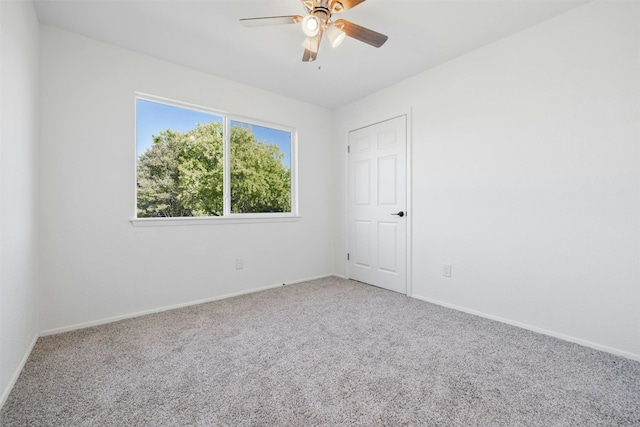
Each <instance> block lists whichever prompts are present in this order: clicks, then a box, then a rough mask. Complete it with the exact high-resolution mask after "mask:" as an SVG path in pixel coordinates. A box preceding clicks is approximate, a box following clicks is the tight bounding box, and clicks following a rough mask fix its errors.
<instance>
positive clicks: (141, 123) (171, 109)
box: [136, 99, 291, 167]
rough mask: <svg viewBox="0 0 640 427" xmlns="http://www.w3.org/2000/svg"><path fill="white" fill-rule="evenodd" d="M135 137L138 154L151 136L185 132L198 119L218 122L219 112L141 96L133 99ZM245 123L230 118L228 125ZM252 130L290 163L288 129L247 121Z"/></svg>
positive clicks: (194, 126) (193, 125)
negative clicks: (161, 133)
mask: <svg viewBox="0 0 640 427" xmlns="http://www.w3.org/2000/svg"><path fill="white" fill-rule="evenodd" d="M136 121H137V124H136V141H137V147H136V150H137V155H138V156H140V155H142V154H144V152H145V151H146V150H147V149H148V148H149V147H151V145H153V136H154V135H158V134H160V132H162V131H164V130H167V129H171V130H174V131H179V132H188V131H189V130H191V129H195V128H196V126H197V124H198V123H211V122H212V121H215V122H218V123H222V121H223V118H222V116H217V115H215V114H210V113H204V112H201V111H195V110H190V109H187V108H181V107H175V106H172V105H167V104H161V103H158V102H152V101H147V100H144V99H137V100H136ZM235 124H241V125H244V126H245V127H246V124H245V123H240V122H232V126H233V125H235ZM251 127H252V129H253V134H254V135H255V136H256V138H257V139H258V140H260V141H265V142H267V143H270V144H276V145H278V147H280V150H281V151H282V152H283V153H284V154H285V157H284V158H283V159H282V164H284V165H285V166H287V167H291V132H287V131H282V130H278V129H272V128H268V127H263V126H258V125H251Z"/></svg>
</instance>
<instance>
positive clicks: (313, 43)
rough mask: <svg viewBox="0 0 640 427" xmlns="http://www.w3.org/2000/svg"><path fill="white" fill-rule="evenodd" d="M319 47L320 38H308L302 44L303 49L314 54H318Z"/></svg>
mask: <svg viewBox="0 0 640 427" xmlns="http://www.w3.org/2000/svg"><path fill="white" fill-rule="evenodd" d="M319 45H320V43H318V36H315V37H307V38H306V39H304V41H303V42H302V47H304V48H305V49H307V50H309V51H310V52H313V53H318V47H319Z"/></svg>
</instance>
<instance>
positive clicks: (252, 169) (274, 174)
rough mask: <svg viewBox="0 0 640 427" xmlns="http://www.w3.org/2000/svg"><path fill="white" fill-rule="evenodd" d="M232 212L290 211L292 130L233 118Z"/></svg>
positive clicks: (231, 150)
mask: <svg viewBox="0 0 640 427" xmlns="http://www.w3.org/2000/svg"><path fill="white" fill-rule="evenodd" d="M230 156H231V158H230V168H231V170H230V179H231V183H230V184H231V185H230V186H231V212H232V213H265V212H291V132H289V131H284V130H280V129H273V128H269V127H264V126H258V125H255V124H250V123H243V122H238V121H231V141H230Z"/></svg>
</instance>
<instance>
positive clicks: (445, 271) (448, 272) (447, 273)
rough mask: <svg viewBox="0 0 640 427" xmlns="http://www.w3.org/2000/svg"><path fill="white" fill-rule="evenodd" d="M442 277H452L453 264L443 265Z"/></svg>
mask: <svg viewBox="0 0 640 427" xmlns="http://www.w3.org/2000/svg"><path fill="white" fill-rule="evenodd" d="M442 275H443V276H444V277H451V264H443V265H442Z"/></svg>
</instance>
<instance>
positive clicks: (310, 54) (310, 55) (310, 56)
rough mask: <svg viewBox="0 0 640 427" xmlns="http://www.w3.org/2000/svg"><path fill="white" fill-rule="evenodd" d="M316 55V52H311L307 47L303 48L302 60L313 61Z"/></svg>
mask: <svg viewBox="0 0 640 427" xmlns="http://www.w3.org/2000/svg"><path fill="white" fill-rule="evenodd" d="M317 57H318V52H311V51H310V50H309V49H305V50H304V54H303V55H302V62H313V61H315V60H316V58H317Z"/></svg>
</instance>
